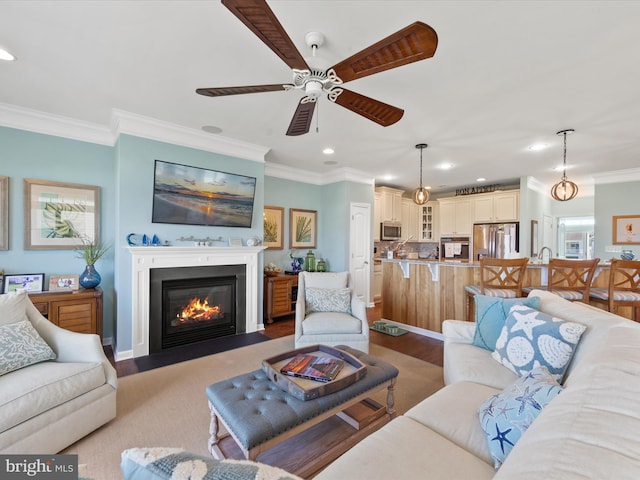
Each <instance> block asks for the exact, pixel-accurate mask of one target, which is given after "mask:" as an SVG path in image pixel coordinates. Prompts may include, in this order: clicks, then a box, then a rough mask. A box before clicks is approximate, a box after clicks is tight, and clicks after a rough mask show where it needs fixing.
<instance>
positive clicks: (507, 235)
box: [472, 222, 520, 262]
mask: <svg viewBox="0 0 640 480" xmlns="http://www.w3.org/2000/svg"><path fill="white" fill-rule="evenodd" d="M519 240H520V239H519V224H518V223H517V222H516V223H477V224H475V225H474V226H473V259H472V261H473V262H477V261H478V260H480V258H482V257H491V258H512V257H516V256H517V254H518V252H519V243H520V242H519Z"/></svg>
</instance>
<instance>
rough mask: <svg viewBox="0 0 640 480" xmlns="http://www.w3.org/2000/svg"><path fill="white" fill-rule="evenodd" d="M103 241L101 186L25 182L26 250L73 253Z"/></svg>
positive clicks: (40, 181) (26, 179)
mask: <svg viewBox="0 0 640 480" xmlns="http://www.w3.org/2000/svg"><path fill="white" fill-rule="evenodd" d="M99 240H100V187H96V186H93V185H80V184H77V183H64V182H50V181H46V180H34V179H31V178H25V179H24V249H25V250H73V249H76V248H78V247H80V246H82V245H83V243H84V242H94V241H99Z"/></svg>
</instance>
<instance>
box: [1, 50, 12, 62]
mask: <svg viewBox="0 0 640 480" xmlns="http://www.w3.org/2000/svg"><path fill="white" fill-rule="evenodd" d="M15 59H16V56H15V55H13V54H12V53H11V52H9V51H7V50H5V49H4V48H0V60H6V61H7V62H13V61H14V60H15Z"/></svg>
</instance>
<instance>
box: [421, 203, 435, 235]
mask: <svg viewBox="0 0 640 480" xmlns="http://www.w3.org/2000/svg"><path fill="white" fill-rule="evenodd" d="M418 234H419V235H420V237H419V238H420V241H421V242H437V241H438V202H427V203H425V204H424V205H420V206H419V207H418Z"/></svg>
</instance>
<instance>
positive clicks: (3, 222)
mask: <svg viewBox="0 0 640 480" xmlns="http://www.w3.org/2000/svg"><path fill="white" fill-rule="evenodd" d="M0 250H9V177H0Z"/></svg>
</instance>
